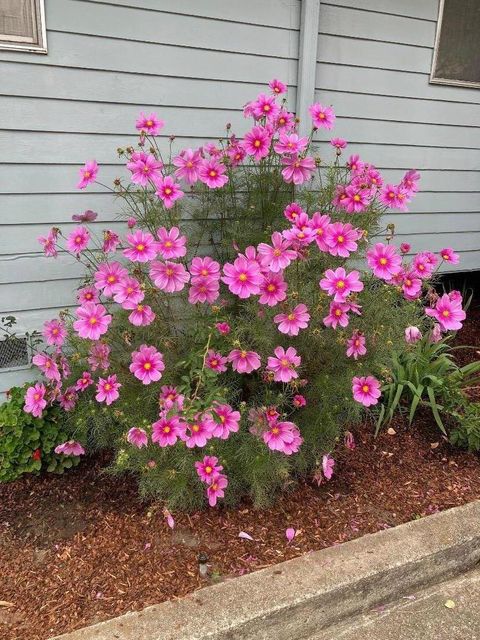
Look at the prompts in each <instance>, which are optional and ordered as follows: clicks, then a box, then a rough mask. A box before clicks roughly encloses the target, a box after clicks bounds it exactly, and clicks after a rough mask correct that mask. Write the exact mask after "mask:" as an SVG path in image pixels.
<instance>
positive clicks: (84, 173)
mask: <svg viewBox="0 0 480 640" xmlns="http://www.w3.org/2000/svg"><path fill="white" fill-rule="evenodd" d="M83 175H84V177H85V178H90V176H91V175H92V174H91V173H90V171H84V172H83Z"/></svg>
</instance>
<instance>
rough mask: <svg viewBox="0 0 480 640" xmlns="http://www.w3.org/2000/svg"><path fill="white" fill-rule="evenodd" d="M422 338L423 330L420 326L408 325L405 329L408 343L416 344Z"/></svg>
mask: <svg viewBox="0 0 480 640" xmlns="http://www.w3.org/2000/svg"><path fill="white" fill-rule="evenodd" d="M421 339H422V332H421V331H420V329H419V328H418V327H412V326H410V327H407V328H406V329H405V342H407V343H408V344H415V343H416V342H418V341H419V340H421Z"/></svg>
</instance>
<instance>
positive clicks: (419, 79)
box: [316, 62, 480, 104]
mask: <svg viewBox="0 0 480 640" xmlns="http://www.w3.org/2000/svg"><path fill="white" fill-rule="evenodd" d="M428 79H429V74H427V73H425V74H420V73H410V72H408V71H398V70H396V69H395V70H385V69H377V68H368V67H359V66H357V67H355V69H354V70H352V68H351V67H349V66H342V65H339V64H330V63H320V62H318V63H317V70H316V86H317V87H321V88H322V89H324V90H332V91H345V89H348V90H349V91H351V92H355V93H366V94H371V95H379V94H381V95H386V96H399V97H404V98H408V99H424V100H437V101H439V102H444V101H447V102H448V101H451V102H465V103H466V102H471V103H474V104H479V103H480V94H479V91H478V89H468V88H467V87H461V88H460V87H449V86H447V85H441V84H430V83H429V81H428Z"/></svg>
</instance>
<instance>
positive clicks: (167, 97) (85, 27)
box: [0, 0, 300, 392]
mask: <svg viewBox="0 0 480 640" xmlns="http://www.w3.org/2000/svg"><path fill="white" fill-rule="evenodd" d="M46 22H47V31H48V55H46V56H40V55H33V54H24V53H16V52H7V51H0V79H1V82H0V158H1V160H0V162H1V163H2V167H1V170H0V171H1V179H0V226H1V228H0V301H1V302H0V314H2V315H4V314H6V313H12V314H13V315H15V316H17V318H18V320H19V330H32V329H35V328H40V327H41V325H42V323H43V321H44V320H45V319H47V318H50V317H53V316H54V315H55V314H56V313H57V312H58V310H59V309H60V308H65V307H69V306H72V305H74V303H75V296H74V289H75V285H76V280H77V278H78V277H79V276H80V275H81V273H82V269H81V268H79V265H78V264H77V263H76V262H75V260H73V259H72V258H70V257H69V256H67V255H60V256H59V258H58V259H57V260H52V259H50V260H47V259H45V258H44V257H43V256H42V255H41V251H40V245H39V244H38V243H37V241H36V238H37V236H38V235H41V234H43V233H44V232H45V231H46V230H47V229H48V228H49V226H51V225H53V224H61V225H62V228H64V229H65V230H66V231H68V229H69V228H73V226H74V224H73V223H72V221H71V215H72V214H73V213H78V212H80V211H83V210H84V209H86V208H90V209H93V210H95V211H98V212H99V213H101V220H100V222H98V223H96V224H95V226H97V228H98V229H99V230H101V229H102V228H105V221H111V222H110V223H109V226H111V227H112V228H116V225H117V223H115V222H113V221H114V219H115V214H116V208H115V203H114V201H113V199H112V198H111V196H110V194H109V193H102V189H101V188H100V187H97V186H94V187H93V188H92V187H90V188H89V189H88V190H87V191H86V192H78V191H77V190H76V189H75V184H76V181H77V175H78V167H80V166H81V165H82V164H83V162H84V161H85V160H87V159H90V158H96V159H97V161H98V162H99V163H100V164H101V165H102V166H101V180H102V182H105V183H106V184H108V183H111V182H112V180H113V179H114V178H115V177H116V176H117V175H126V174H127V173H128V172H125V170H124V169H123V166H122V165H123V163H122V162H120V161H119V159H118V157H117V155H116V148H117V147H118V146H121V145H123V146H125V145H127V144H128V143H129V142H132V141H133V140H134V139H135V135H134V134H135V119H136V117H137V115H138V113H139V112H140V111H149V110H154V111H156V112H157V113H159V114H160V115H161V117H162V118H163V119H164V120H165V121H166V126H165V129H164V132H163V133H164V136H163V143H164V145H166V144H167V138H168V136H169V135H170V134H175V135H176V136H177V143H176V144H178V145H179V146H180V145H181V146H186V145H187V144H191V145H192V146H193V145H198V144H200V141H202V140H208V139H210V138H213V139H216V138H217V137H218V136H219V135H221V134H222V131H223V130H224V125H225V124H226V123H227V122H231V123H232V125H233V127H234V128H236V129H237V130H242V131H243V130H244V128H245V124H244V120H243V116H242V111H241V109H242V105H243V104H244V103H245V102H246V101H247V100H248V99H250V98H251V97H253V96H255V95H257V93H259V91H260V90H262V89H263V88H264V87H265V83H266V82H267V81H268V80H269V79H271V78H272V77H278V78H281V79H284V80H285V81H286V82H287V83H288V84H289V85H290V86H291V95H290V99H291V101H292V102H291V104H292V105H294V104H295V96H296V87H295V85H296V74H297V66H298V60H297V58H298V47H299V25H300V2H299V0H262V2H258V0H242V2H236V1H233V0H228V1H225V0H202V2H195V1H194V0H161V1H160V0H129V1H127V0H114V1H113V0H102V1H100V0H98V1H97V0H93V1H92V0H46ZM99 179H100V176H99ZM32 373H33V372H32V371H30V370H25V371H23V372H19V371H12V372H10V373H1V374H0V392H1V391H4V390H5V389H8V388H9V387H10V386H11V385H12V384H14V383H16V382H21V381H22V380H26V379H29V378H31V376H32Z"/></svg>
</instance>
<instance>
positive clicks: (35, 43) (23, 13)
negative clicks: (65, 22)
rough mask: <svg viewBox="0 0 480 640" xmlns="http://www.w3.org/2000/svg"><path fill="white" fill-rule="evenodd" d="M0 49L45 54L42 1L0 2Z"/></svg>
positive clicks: (7, 0) (10, 0)
mask: <svg viewBox="0 0 480 640" xmlns="http://www.w3.org/2000/svg"><path fill="white" fill-rule="evenodd" d="M0 49H10V50H13V51H32V52H34V53H47V34H46V31H45V7H44V0H0Z"/></svg>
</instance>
